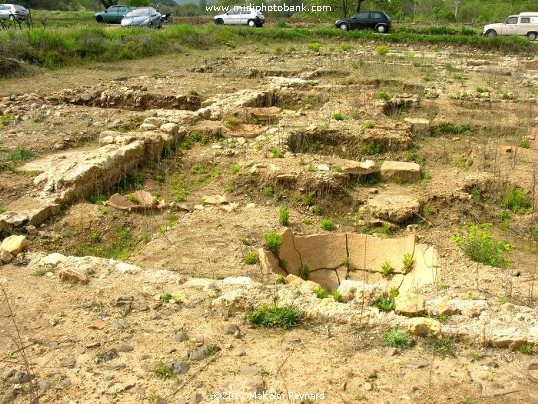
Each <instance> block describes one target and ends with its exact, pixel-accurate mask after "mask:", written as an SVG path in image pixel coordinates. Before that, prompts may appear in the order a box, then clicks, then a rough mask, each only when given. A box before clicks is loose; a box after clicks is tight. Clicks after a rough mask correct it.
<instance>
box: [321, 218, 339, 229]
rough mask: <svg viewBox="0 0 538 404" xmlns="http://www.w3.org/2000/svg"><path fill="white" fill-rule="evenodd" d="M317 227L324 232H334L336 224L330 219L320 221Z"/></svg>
mask: <svg viewBox="0 0 538 404" xmlns="http://www.w3.org/2000/svg"><path fill="white" fill-rule="evenodd" d="M319 227H320V228H321V229H323V230H326V231H334V230H336V224H334V222H333V221H332V220H331V219H321V220H320V222H319Z"/></svg>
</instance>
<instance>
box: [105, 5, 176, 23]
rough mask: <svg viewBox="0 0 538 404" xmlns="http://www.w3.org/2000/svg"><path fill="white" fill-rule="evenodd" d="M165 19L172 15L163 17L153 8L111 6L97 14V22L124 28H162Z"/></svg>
mask: <svg viewBox="0 0 538 404" xmlns="http://www.w3.org/2000/svg"><path fill="white" fill-rule="evenodd" d="M165 18H170V15H169V14H166V15H163V14H161V13H160V12H159V11H158V10H157V9H155V8H153V7H129V6H110V7H109V8H107V9H106V10H105V11H101V12H99V13H95V21H97V22H106V23H109V24H121V26H122V27H150V28H161V27H162V25H163V20H164V19H165Z"/></svg>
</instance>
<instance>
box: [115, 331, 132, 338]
mask: <svg viewBox="0 0 538 404" xmlns="http://www.w3.org/2000/svg"><path fill="white" fill-rule="evenodd" d="M118 338H119V339H131V338H133V334H131V333H130V332H124V333H122V334H120V335H119V337H118Z"/></svg>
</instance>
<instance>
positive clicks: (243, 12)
mask: <svg viewBox="0 0 538 404" xmlns="http://www.w3.org/2000/svg"><path fill="white" fill-rule="evenodd" d="M241 14H250V9H248V8H244V9H242V10H241Z"/></svg>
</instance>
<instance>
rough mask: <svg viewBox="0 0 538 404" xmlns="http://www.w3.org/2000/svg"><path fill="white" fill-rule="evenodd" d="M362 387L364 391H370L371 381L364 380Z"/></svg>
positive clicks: (372, 387) (371, 388)
mask: <svg viewBox="0 0 538 404" xmlns="http://www.w3.org/2000/svg"><path fill="white" fill-rule="evenodd" d="M362 389H363V390H364V391H372V390H373V389H374V386H373V385H372V383H369V382H366V383H364V384H363V385H362Z"/></svg>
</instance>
